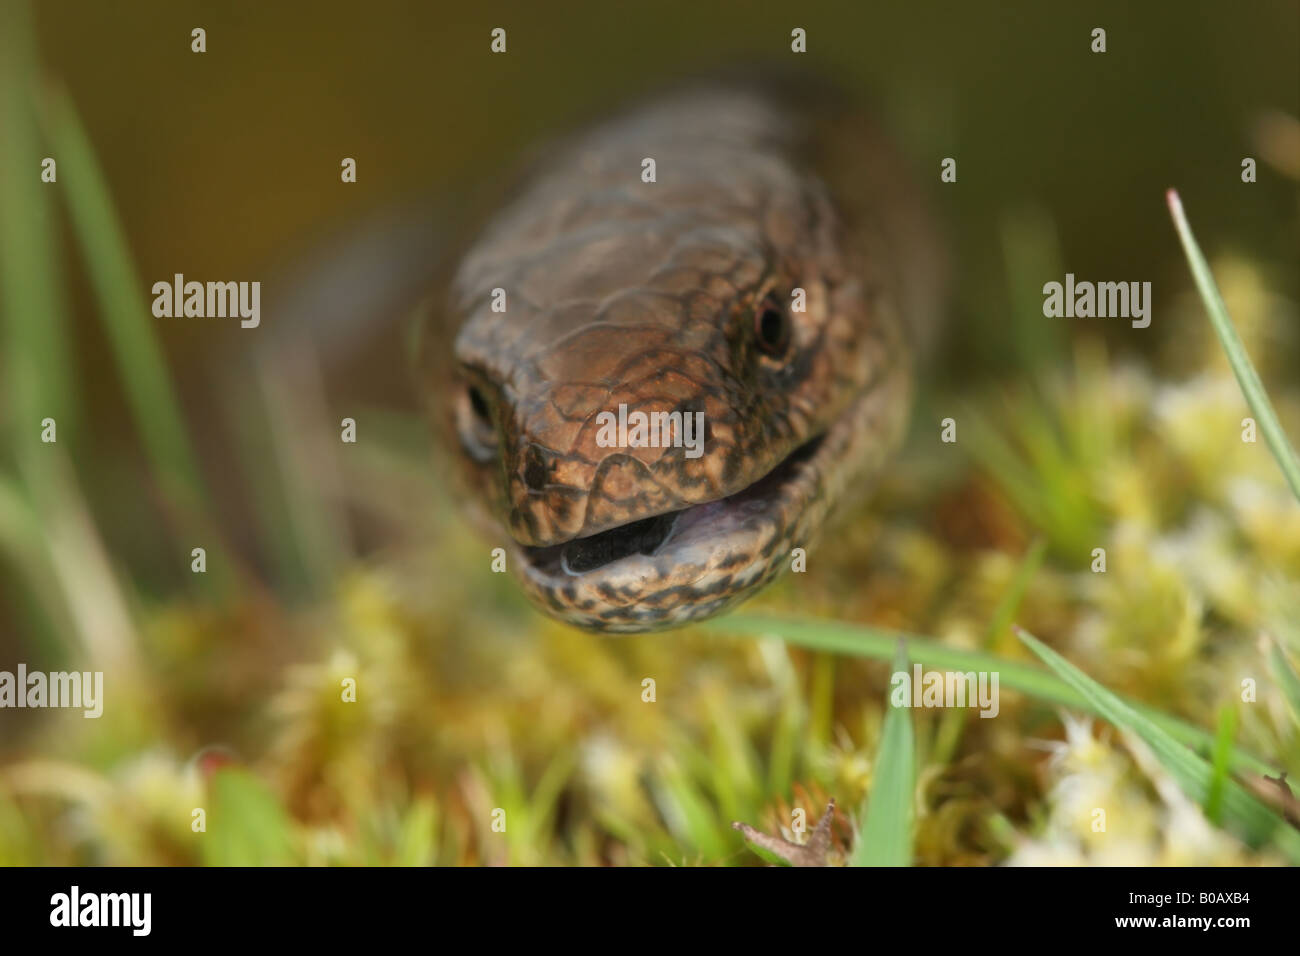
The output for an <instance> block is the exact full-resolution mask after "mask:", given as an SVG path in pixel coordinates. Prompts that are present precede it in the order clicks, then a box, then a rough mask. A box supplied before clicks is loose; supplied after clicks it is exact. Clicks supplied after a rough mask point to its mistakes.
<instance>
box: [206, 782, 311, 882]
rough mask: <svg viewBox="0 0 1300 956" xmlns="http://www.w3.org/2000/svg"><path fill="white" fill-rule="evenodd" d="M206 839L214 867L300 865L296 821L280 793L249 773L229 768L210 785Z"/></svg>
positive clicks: (207, 857)
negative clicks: (296, 854) (283, 803)
mask: <svg viewBox="0 0 1300 956" xmlns="http://www.w3.org/2000/svg"><path fill="white" fill-rule="evenodd" d="M209 787H210V795H209V799H208V803H209V812H208V814H207V821H206V826H207V829H206V831H205V832H203V833H200V834H198V837H197V838H198V839H199V840H200V841H202V847H203V851H202V852H203V862H204V863H205V864H207V865H208V866H288V865H291V864H293V863H294V862H295V853H294V849H293V845H294V832H293V823H292V821H291V820H290V818H289V815H288V813H287V812H286V811H285V810H284V808H283V807H282V806H281V805H280V802H279V801H278V800H277V799H276V797H275V795H274V794H273V793H271V791H270V790H268V789H267V787H266V785H265V784H264V783H262V781H261V780H260V779H258V778H257V777H256V776H254V775H253V774H251V773H249V772H248V771H246V770H240V769H237V768H233V767H225V768H222V769H221V770H218V771H217V772H216V773H215V774H213V776H212V780H211V782H210V784H209Z"/></svg>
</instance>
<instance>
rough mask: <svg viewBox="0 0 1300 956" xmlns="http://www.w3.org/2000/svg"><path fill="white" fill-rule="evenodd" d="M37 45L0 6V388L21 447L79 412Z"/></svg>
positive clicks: (20, 7) (10, 6) (17, 11)
mask: <svg viewBox="0 0 1300 956" xmlns="http://www.w3.org/2000/svg"><path fill="white" fill-rule="evenodd" d="M35 46H36V43H35V37H34V35H33V27H32V22H31V10H30V8H29V5H28V4H27V3H25V2H13V3H3V4H0V143H3V146H2V147H0V314H3V316H4V325H3V335H4V338H3V340H0V354H2V355H3V364H2V365H0V381H4V383H5V385H6V390H7V391H8V393H9V394H8V398H9V402H10V406H9V414H8V416H6V417H8V418H9V424H10V425H11V427H12V428H13V429H14V431H15V432H16V435H15V440H20V441H22V443H23V444H24V445H27V444H35V443H38V442H39V435H40V422H41V419H42V418H45V417H51V418H53V419H55V421H56V422H57V423H58V430H59V432H60V433H61V434H67V435H69V436H71V434H73V433H74V431H75V424H76V423H75V422H74V420H73V416H74V414H75V412H76V409H77V402H76V394H77V389H76V377H75V375H74V373H73V362H72V357H71V354H70V352H71V350H70V349H69V347H68V343H69V342H70V341H71V336H70V335H69V334H68V321H67V302H66V299H65V297H64V295H63V288H64V282H63V278H62V276H61V274H60V268H59V265H60V261H59V256H58V251H57V250H58V244H57V229H56V222H57V219H56V217H57V205H56V197H57V196H58V195H59V192H60V190H61V189H63V188H64V185H65V179H64V176H63V172H64V170H63V167H62V160H61V159H60V160H58V174H59V175H58V179H57V180H56V181H55V182H53V183H46V182H43V181H42V180H41V171H42V169H41V160H42V159H43V158H44V156H45V155H46V154H45V152H44V151H43V150H42V149H41V146H40V136H39V131H38V128H37V124H36V118H35V116H34V114H33V113H32V110H31V103H30V98H29V92H30V90H31V88H32V85H33V83H34V82H35V76H36V54H35ZM54 158H56V159H57V155H56V156H55V157H54Z"/></svg>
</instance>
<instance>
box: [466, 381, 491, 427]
mask: <svg viewBox="0 0 1300 956" xmlns="http://www.w3.org/2000/svg"><path fill="white" fill-rule="evenodd" d="M469 407H470V410H471V411H472V412H473V413H474V417H475V418H477V419H478V420H479V423H480V424H482V425H486V426H487V427H489V428H491V427H492V410H491V409H490V408H488V403H487V399H486V398H484V397H483V393H482V392H480V391H479V390H478V389H477V388H476V387H475V386H473V385H471V386H470V387H469Z"/></svg>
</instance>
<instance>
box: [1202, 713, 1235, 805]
mask: <svg viewBox="0 0 1300 956" xmlns="http://www.w3.org/2000/svg"><path fill="white" fill-rule="evenodd" d="M1236 733H1237V712H1236V711H1235V710H1233V709H1232V708H1231V707H1224V708H1223V709H1222V710H1220V711H1219V732H1218V734H1217V735H1216V736H1215V738H1214V762H1213V764H1212V765H1211V771H1212V772H1211V775H1210V792H1209V794H1208V795H1207V796H1206V798H1205V815H1206V816H1207V817H1209V819H1210V822H1211V823H1213V824H1214V825H1215V826H1221V825H1222V823H1223V788H1224V786H1226V784H1227V781H1228V779H1229V777H1228V763H1229V761H1230V760H1231V758H1232V738H1233V737H1234V736H1236Z"/></svg>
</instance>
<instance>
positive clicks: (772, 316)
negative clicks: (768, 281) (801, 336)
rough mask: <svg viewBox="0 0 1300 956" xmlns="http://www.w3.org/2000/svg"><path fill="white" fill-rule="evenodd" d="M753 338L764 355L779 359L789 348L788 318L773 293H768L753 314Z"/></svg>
mask: <svg viewBox="0 0 1300 956" xmlns="http://www.w3.org/2000/svg"><path fill="white" fill-rule="evenodd" d="M754 338H755V339H756V340H757V342H758V347H759V349H760V350H761V351H762V352H763V354H764V355H768V356H771V357H772V358H780V357H781V356H782V355H784V354H785V351H786V349H787V348H789V347H790V317H789V316H788V315H787V314H786V311H785V309H784V308H783V307H782V305H781V300H780V299H778V298H777V297H776V294H775V293H772V292H769V293H768V294H767V295H766V296H764V297H763V301H762V302H760V303H759V305H758V309H757V310H756V311H755V312H754Z"/></svg>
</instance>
